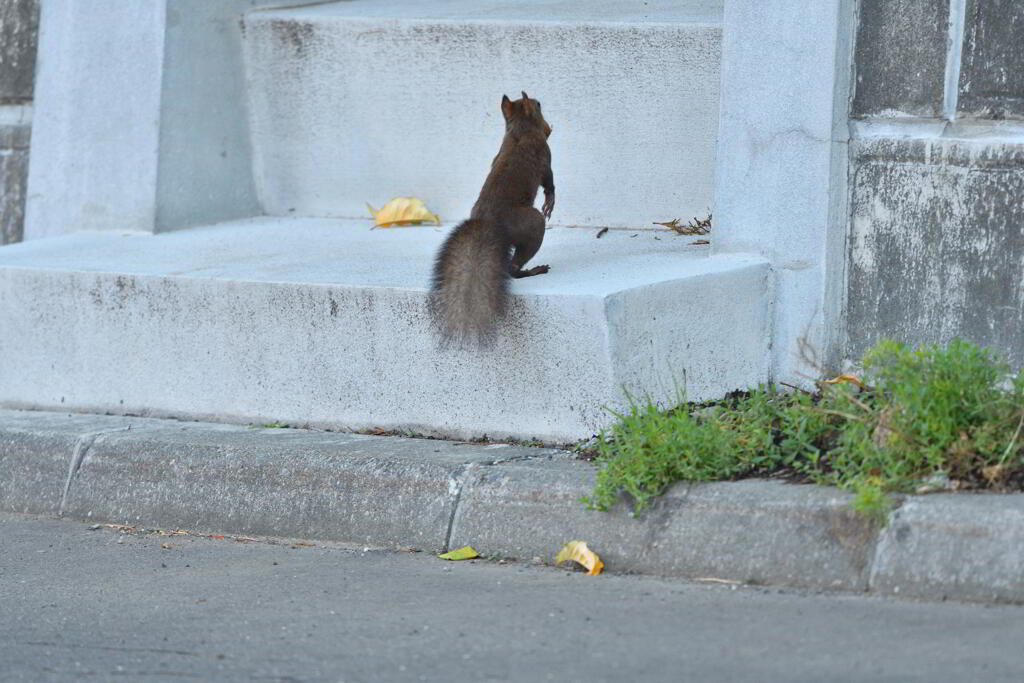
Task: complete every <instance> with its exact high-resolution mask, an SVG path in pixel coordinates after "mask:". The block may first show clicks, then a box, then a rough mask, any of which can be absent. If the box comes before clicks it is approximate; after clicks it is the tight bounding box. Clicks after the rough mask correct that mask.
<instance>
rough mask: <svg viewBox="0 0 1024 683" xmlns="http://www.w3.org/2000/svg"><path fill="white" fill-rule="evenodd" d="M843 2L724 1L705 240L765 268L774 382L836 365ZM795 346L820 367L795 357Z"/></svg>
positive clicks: (847, 56) (847, 54)
mask: <svg viewBox="0 0 1024 683" xmlns="http://www.w3.org/2000/svg"><path fill="white" fill-rule="evenodd" d="M852 4H853V3H852V0H815V1H814V2H805V1H804V0H773V1H772V2H762V1H761V0H727V1H726V4H725V19H724V27H723V31H724V36H723V46H722V98H721V114H720V119H719V120H720V126H719V135H718V153H717V157H716V164H715V208H714V224H715V227H714V240H713V244H714V249H715V251H717V252H732V251H751V252H757V253H760V254H762V255H764V256H766V257H767V258H769V259H770V261H771V263H772V266H773V269H774V272H775V297H774V298H775V310H774V331H773V335H772V340H771V341H772V356H773V362H772V365H773V377H774V379H775V380H776V381H780V380H781V381H786V382H794V381H801V380H805V381H806V379H807V378H808V377H817V376H818V375H819V374H820V373H821V372H822V371H823V370H824V369H825V368H829V369H831V367H833V366H835V365H836V364H837V362H838V360H839V353H840V344H841V341H842V334H843V330H842V317H843V316H842V307H843V291H844V271H845V241H846V226H847V171H848V167H849V163H848V154H847V148H848V141H849V129H848V100H849V87H850V70H851V60H852V38H853V9H852ZM801 339H803V340H805V341H806V342H807V345H806V348H809V349H811V350H812V352H813V353H814V354H815V355H816V356H817V365H819V366H821V367H818V368H816V367H814V365H815V364H813V363H807V362H806V359H804V358H802V357H801V343H800V342H801Z"/></svg>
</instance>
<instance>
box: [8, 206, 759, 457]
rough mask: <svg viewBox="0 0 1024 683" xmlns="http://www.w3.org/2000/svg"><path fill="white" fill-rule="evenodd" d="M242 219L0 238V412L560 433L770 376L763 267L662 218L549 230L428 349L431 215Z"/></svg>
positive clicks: (548, 437)
mask: <svg viewBox="0 0 1024 683" xmlns="http://www.w3.org/2000/svg"><path fill="white" fill-rule="evenodd" d="M369 228H370V222H369V221H332V220H317V219H271V218H266V219H254V220H250V221H239V222H235V223H228V224H221V225H217V226H211V227H207V228H202V229H195V230H187V231H178V232H172V233H165V234H160V235H156V236H154V235H140V234H133V235H117V234H112V233H110V232H105V233H76V234H73V235H68V236H65V237H60V238H55V239H48V240H34V241H31V242H26V243H23V244H17V245H12V246H8V247H4V248H3V249H2V250H0V321H2V322H3V329H4V334H3V335H0V378H3V381H2V382H0V405H2V406H6V407H15V408H33V409H35V408H42V409H51V410H62V409H63V410H68V409H70V410H76V411H88V412H95V413H106V412H110V413H118V414H125V413H128V414H139V415H145V416H153V417H175V418H188V419H202V420H208V421H223V422H241V423H247V422H253V423H266V422H285V423H288V424H292V425H298V426H307V425H309V426H317V427H330V428H340V429H345V428H349V429H363V428H374V427H386V428H389V429H399V430H404V429H409V430H413V431H415V432H417V433H425V434H439V435H446V436H454V437H456V438H466V437H471V436H480V435H484V434H486V435H488V436H491V437H498V438H504V437H506V436H513V437H517V438H522V439H531V438H540V439H543V440H545V441H548V442H556V443H557V442H562V443H564V442H569V441H573V440H576V439H580V438H587V437H589V436H590V435H591V434H593V433H594V432H595V431H596V430H597V429H598V428H600V427H601V426H602V425H603V424H606V423H607V422H608V421H609V420H610V419H611V415H610V414H609V413H608V412H607V410H606V409H605V406H608V407H613V408H614V407H620V408H621V407H622V405H623V403H624V396H623V392H622V389H623V387H625V388H627V389H628V390H630V391H631V392H633V394H634V395H645V394H649V395H651V396H653V397H654V398H656V399H658V400H672V399H674V397H675V391H676V386H677V385H681V384H682V383H683V381H684V380H685V384H686V388H687V390H688V392H689V395H690V397H691V398H693V399H695V400H701V399H704V398H714V397H718V396H722V395H724V394H725V393H726V392H728V391H730V390H733V389H737V388H742V387H747V386H750V385H753V384H757V383H758V382H762V381H765V379H766V378H767V349H766V348H765V343H764V340H765V338H766V326H767V324H768V317H769V311H768V309H769V307H770V300H769V298H768V290H769V279H770V272H769V270H768V267H767V265H766V263H765V262H764V260H763V259H761V258H759V257H754V256H748V255H743V254H739V255H736V254H730V255H726V256H721V257H717V256H709V255H708V252H707V251H706V249H704V248H701V247H694V246H689V245H690V243H691V242H692V241H693V239H692V238H687V237H679V236H676V235H675V234H673V233H669V232H656V231H642V232H623V231H611V232H609V233H607V234H605V235H604V236H603V237H602V238H601V239H595V237H594V235H595V234H596V231H593V230H581V229H569V228H561V229H553V230H549V231H548V233H547V237H546V238H545V241H544V246H543V247H542V249H541V252H540V255H539V256H538V258H537V262H538V263H548V264H550V265H551V268H552V270H551V273H549V274H547V275H544V276H542V277H535V278H528V279H525V280H518V281H516V282H515V283H514V284H513V285H512V291H513V294H514V296H513V299H512V302H511V307H510V308H511V311H510V314H509V317H508V319H507V320H506V324H505V325H504V327H502V328H501V329H500V330H499V334H498V341H497V343H496V344H495V346H494V347H493V348H491V349H484V350H450V351H440V350H438V349H437V345H436V340H435V339H434V337H433V335H432V334H431V332H430V329H429V324H428V320H427V315H426V286H427V283H428V282H429V278H430V273H429V271H430V267H431V265H432V261H433V258H434V254H435V252H436V250H437V249H438V248H439V246H440V244H441V241H442V240H443V239H444V237H445V234H446V231H445V229H439V228H433V227H426V226H423V227H417V228H405V229H399V228H395V229H390V230H372V231H371V230H370V229H369Z"/></svg>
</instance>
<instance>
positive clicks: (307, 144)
mask: <svg viewBox="0 0 1024 683" xmlns="http://www.w3.org/2000/svg"><path fill="white" fill-rule="evenodd" d="M721 19H722V0H649V1H647V2H644V3H636V2H632V3H614V2H610V1H608V0H567V1H566V2H561V3H552V2H549V1H547V0H520V1H518V2H512V3H509V2H498V1H497V0H483V1H479V0H447V1H444V2H429V3H427V2H419V1H418V0H347V1H345V2H333V3H326V4H318V5H312V6H307V7H298V8H292V9H275V10H254V11H251V12H249V13H247V14H246V16H245V19H244V27H245V31H244V34H245V35H244V51H245V58H246V70H247V81H248V93H249V109H250V118H251V127H252V141H253V153H254V166H255V178H256V185H257V188H258V193H259V197H260V200H261V203H262V205H263V208H264V210H265V211H266V212H267V213H268V214H271V215H281V216H284V215H291V214H296V215H307V216H324V217H358V216H363V215H366V210H365V206H364V202H371V203H375V204H376V203H383V202H385V201H387V200H388V199H390V198H391V197H393V196H396V195H414V196H419V197H422V198H424V199H425V200H427V201H428V203H429V205H430V207H431V208H432V209H434V210H435V211H438V212H440V214H441V216H442V217H443V218H444V219H446V220H453V221H454V220H459V219H460V218H462V217H464V216H466V215H467V214H468V212H469V209H470V207H471V206H472V204H473V202H474V201H475V199H476V195H477V193H478V192H479V189H480V186H481V184H482V182H483V179H484V177H485V175H486V173H487V171H488V169H489V167H490V163H491V159H492V158H493V156H494V154H495V153H496V151H497V149H498V145H499V143H500V140H501V136H502V134H503V132H504V125H503V122H502V118H501V113H500V110H499V102H500V100H501V96H502V94H504V93H507V94H508V95H509V96H510V97H512V96H518V94H519V92H520V91H521V90H525V91H526V92H528V93H529V94H530V95H531V96H533V97H536V98H538V99H540V100H541V101H542V102H543V106H544V112H545V116H546V117H547V118H548V119H549V121H550V122H551V123H552V124H553V126H554V133H553V134H552V136H551V139H550V144H551V148H552V155H553V159H554V163H553V167H554V173H555V184H556V186H557V188H558V203H557V206H556V208H555V214H554V216H553V222H554V223H555V224H560V225H588V226H613V227H614V226H629V227H638V226H649V225H650V223H651V221H655V220H667V219H671V218H675V217H691V216H702V215H704V214H706V213H707V212H708V210H709V207H710V206H711V194H712V172H713V166H714V150H715V143H716V138H717V131H718V99H719V96H718V93H719V62H720V45H721Z"/></svg>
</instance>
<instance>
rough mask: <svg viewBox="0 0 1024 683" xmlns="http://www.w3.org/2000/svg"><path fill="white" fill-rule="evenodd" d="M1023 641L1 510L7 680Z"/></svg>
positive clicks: (733, 672) (264, 673)
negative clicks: (95, 526)
mask: <svg viewBox="0 0 1024 683" xmlns="http://www.w3.org/2000/svg"><path fill="white" fill-rule="evenodd" d="M567 540H568V539H567ZM1022 642H1024V608H1020V607H1012V606H998V607H982V606H977V605H965V604H953V603H935V604H929V603H921V602H911V601H899V600H887V599H881V598H876V597H864V596H860V595H832V594H809V593H802V592H797V591H786V590H778V589H774V588H757V587H742V586H741V587H735V586H729V585H721V584H714V583H694V582H683V581H674V580H672V581H670V580H661V579H654V578H649V577H636V576H613V575H608V574H605V575H602V576H598V577H591V576H587V575H585V574H581V573H573V572H569V571H565V570H561V569H556V568H551V567H544V566H534V565H531V564H530V563H524V562H511V563H507V564H499V563H497V562H494V561H482V560H480V561H476V562H474V563H468V562H458V563H454V562H445V561H442V560H439V559H437V558H435V557H431V556H429V555H423V554H419V553H409V552H392V551H383V550H365V551H364V550H363V549H353V548H346V547H340V546H337V545H332V546H325V545H321V544H316V545H302V544H296V543H294V542H284V541H267V540H261V541H258V542H245V541H238V540H231V539H213V538H203V537H194V536H173V535H161V534H157V533H140V532H138V531H136V532H123V531H119V530H116V529H111V528H107V527H101V528H98V529H90V525H88V524H85V523H81V522H72V521H58V520H46V519H38V518H30V517H22V516H16V515H0V680H2V681H65V680H89V681H104V680H111V681H167V680H174V679H191V680H210V681H236V680H237V681H247V680H255V681H346V682H359V681H545V680H554V681H606V680H607V681H759V682H763V681H815V682H819V681H830V682H835V681H869V680H870V681H1015V682H1018V681H1021V680H1024V648H1022V647H1021V643H1022Z"/></svg>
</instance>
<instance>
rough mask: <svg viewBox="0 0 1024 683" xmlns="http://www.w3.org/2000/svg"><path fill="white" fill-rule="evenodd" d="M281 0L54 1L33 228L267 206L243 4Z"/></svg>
mask: <svg viewBox="0 0 1024 683" xmlns="http://www.w3.org/2000/svg"><path fill="white" fill-rule="evenodd" d="M271 1H272V0H216V1H215V2H214V1H212V0H145V1H143V2H125V1H124V0H88V1H86V0H45V1H44V2H43V3H42V12H41V15H40V42H39V58H38V60H39V67H38V72H37V81H36V93H35V107H34V108H35V120H34V127H33V131H32V156H31V161H30V168H29V185H28V198H27V207H26V221H25V238H26V239H33V238H39V237H51V236H56V235H60V234H64V233H68V232H76V231H79V230H115V231H120V232H146V233H153V232H161V231H165V230H173V229H178V228H184V227H189V226H194V225H201V224H205V223H213V222H217V221H222V220H229V219H232V218H239V217H246V216H252V215H257V214H260V213H262V211H261V209H260V206H259V203H258V201H257V199H256V192H255V188H254V184H253V180H252V154H251V151H250V147H251V144H250V140H249V124H248V115H247V111H246V105H245V72H244V67H243V63H242V49H241V25H240V20H241V18H242V14H243V13H244V12H245V11H246V10H248V9H251V8H252V7H254V6H258V5H260V4H267V3H269V2H271Z"/></svg>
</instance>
